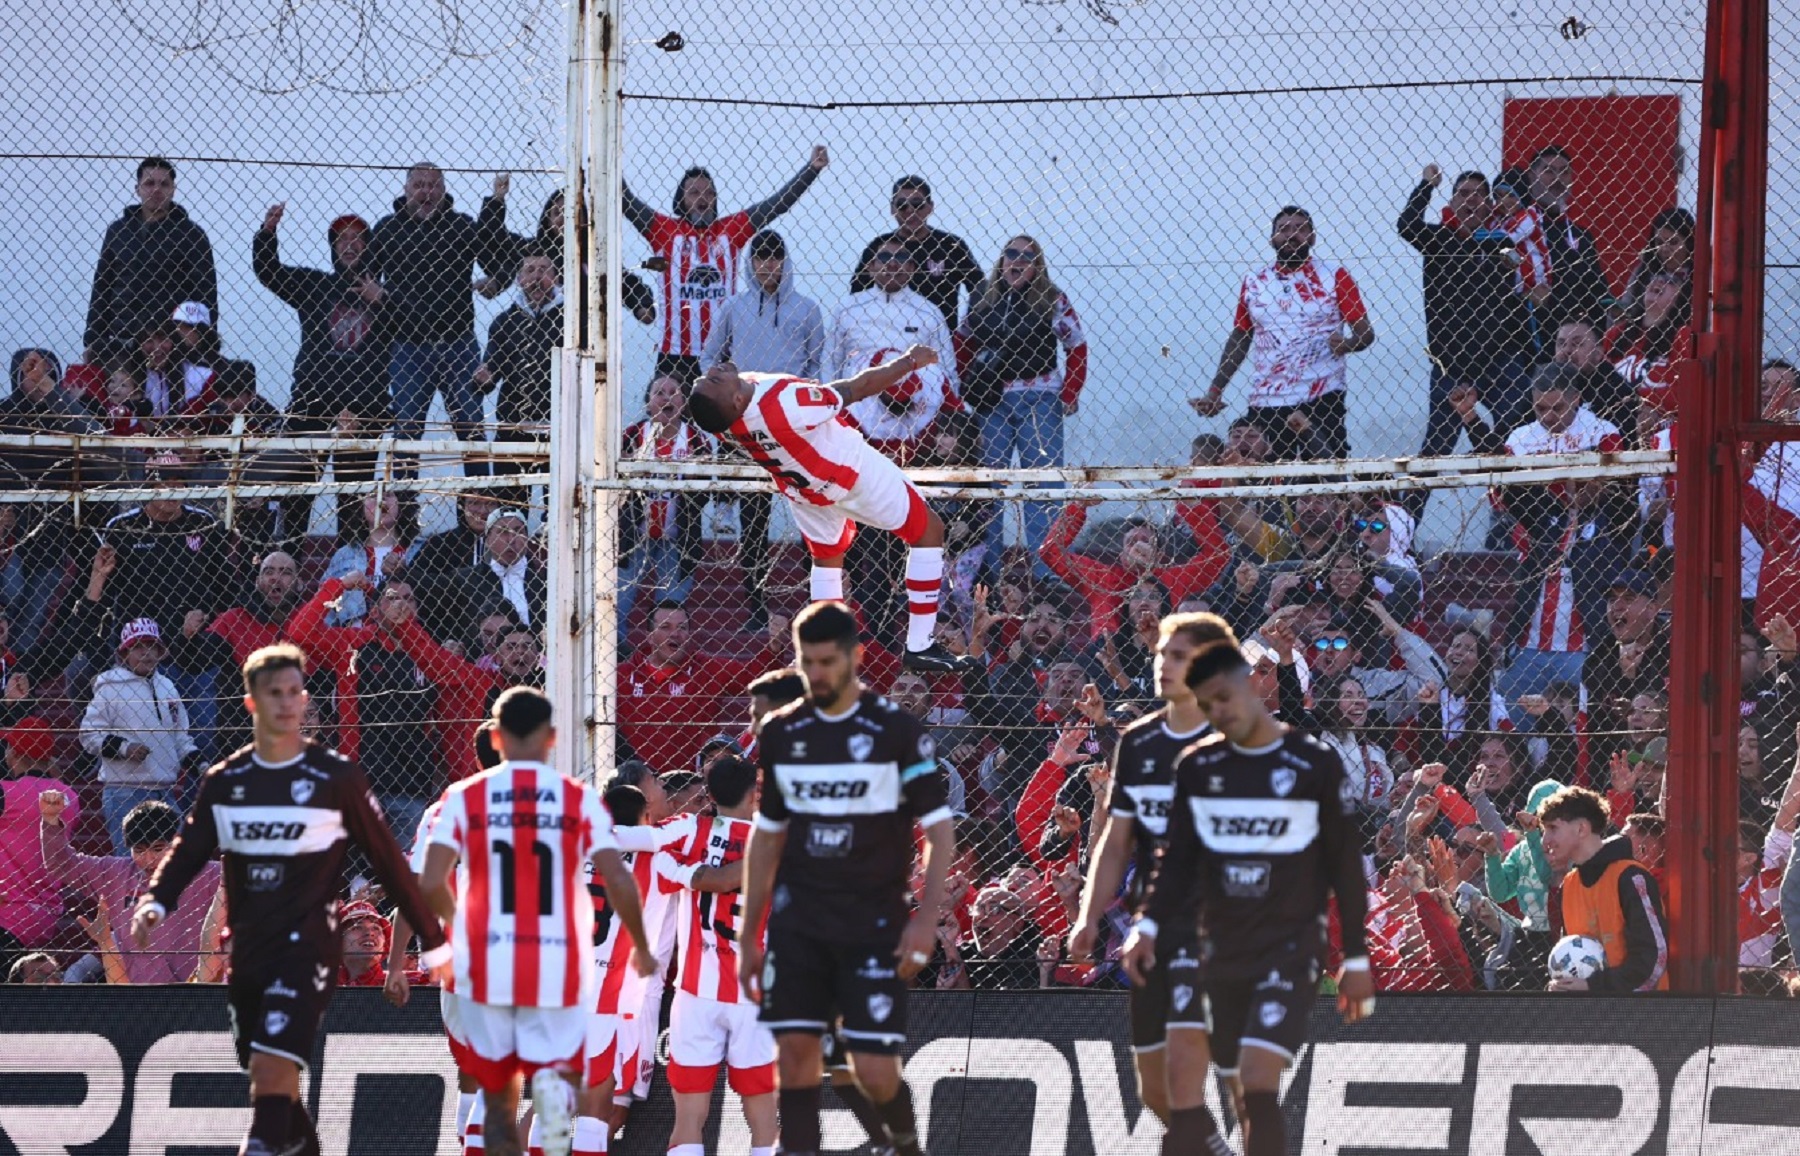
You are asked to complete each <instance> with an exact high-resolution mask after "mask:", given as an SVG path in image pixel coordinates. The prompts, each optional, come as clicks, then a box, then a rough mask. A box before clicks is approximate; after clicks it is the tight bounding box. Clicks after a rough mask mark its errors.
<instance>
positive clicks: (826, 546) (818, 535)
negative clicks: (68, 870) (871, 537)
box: [782, 445, 927, 556]
mask: <svg viewBox="0 0 1800 1156" xmlns="http://www.w3.org/2000/svg"><path fill="white" fill-rule="evenodd" d="M856 472H857V478H856V485H855V486H854V487H852V488H851V490H850V492H849V493H848V494H845V495H844V497H843V499H842V500H841V501H838V502H834V503H832V504H831V505H829V506H815V505H813V504H812V503H811V502H808V501H807V500H806V499H805V498H794V497H790V496H788V495H786V494H783V495H782V497H784V498H786V499H787V504H788V510H789V511H790V512H791V513H792V514H793V515H794V525H795V526H796V527H798V529H799V530H800V536H801V538H803V539H804V540H805V542H806V548H807V549H808V550H809V551H811V552H812V553H813V554H814V555H815V556H817V555H819V554H825V555H828V556H830V555H836V554H841V553H843V552H844V551H845V550H848V549H849V548H850V542H851V540H852V539H853V538H855V537H856V528H855V526H853V525H851V523H852V522H856V523H860V524H862V525H864V526H871V527H873V528H875V529H877V530H892V531H893V532H894V533H896V534H898V535H900V537H901V538H903V539H905V540H906V541H907V542H908V543H912V542H915V541H917V540H918V538H919V535H920V534H923V533H924V532H925V519H926V515H927V509H926V506H925V497H924V495H923V494H921V493H919V491H918V489H917V488H916V487H914V485H913V484H912V483H911V482H910V481H908V480H907V478H906V474H905V473H903V472H902V471H901V469H900V467H899V466H897V465H895V464H894V463H893V462H891V461H889V460H888V459H887V458H885V457H883V456H882V455H881V454H880V453H879V452H878V451H877V450H875V448H874V447H872V446H868V445H865V446H864V447H863V451H862V459H861V460H860V461H859V462H858V463H857V467H856Z"/></svg>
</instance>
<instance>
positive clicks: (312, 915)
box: [131, 643, 450, 1156]
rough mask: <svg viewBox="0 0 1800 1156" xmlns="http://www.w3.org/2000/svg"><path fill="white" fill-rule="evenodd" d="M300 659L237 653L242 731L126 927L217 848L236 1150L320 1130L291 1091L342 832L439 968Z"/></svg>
mask: <svg viewBox="0 0 1800 1156" xmlns="http://www.w3.org/2000/svg"><path fill="white" fill-rule="evenodd" d="M305 663H306V658H305V655H303V654H302V653H301V652H300V650H299V648H297V647H295V646H292V645H291V644H287V643H281V644H277V645H275V646H269V647H264V648H263V649H261V650H258V651H256V652H255V653H253V654H251V655H250V657H249V659H248V660H246V661H245V663H244V668H243V669H244V689H245V695H244V705H245V706H246V707H247V708H248V709H249V711H250V717H251V724H252V735H253V741H252V743H251V745H249V746H247V747H245V748H243V749H242V750H240V751H238V752H236V753H235V754H232V755H230V756H229V757H227V758H226V759H225V760H224V761H223V762H220V763H218V764H216V765H215V766H213V767H212V768H211V769H210V770H208V771H207V772H206V775H205V777H204V778H203V779H202V780H201V782H200V790H199V794H198V795H197V797H196V798H195V800H194V809H193V810H192V811H191V812H189V814H188V816H187V819H186V820H185V821H184V822H183V824H182V827H181V834H180V835H179V836H178V837H177V838H176V840H175V845H174V847H172V848H170V850H169V855H168V857H167V858H166V859H164V860H163V862H162V865H161V866H160V867H158V868H157V869H156V873H155V875H153V876H152V877H151V879H150V885H149V890H148V893H147V894H146V895H145V896H144V897H143V898H142V899H141V900H140V901H139V903H138V907H137V911H136V914H135V915H133V917H132V921H131V936H132V938H133V939H134V940H136V941H137V944H138V946H139V947H140V948H141V947H144V946H145V945H147V944H148V942H149V939H150V933H151V932H152V931H153V930H154V929H155V928H156V927H157V925H158V924H160V923H161V922H162V921H163V919H165V918H166V917H167V915H168V913H169V912H170V911H172V910H174V909H175V904H176V901H177V900H179V899H180V898H181V893H182V891H183V890H184V889H185V888H186V887H187V885H188V884H189V883H190V882H192V881H193V879H194V877H195V876H196V875H198V874H199V873H200V871H201V869H202V868H203V867H205V866H206V864H207V862H208V861H209V860H211V859H212V857H213V855H214V854H215V853H216V852H219V851H223V852H224V858H223V867H224V872H223V874H224V883H225V897H226V912H227V920H228V926H229V927H230V931H231V963H230V976H229V979H228V980H227V985H228V992H229V999H230V1008H231V1026H232V1035H233V1036H234V1037H235V1039H236V1043H237V1050H238V1062H239V1063H241V1064H242V1065H243V1066H244V1067H245V1068H246V1069H247V1070H248V1071H249V1073H250V1096H251V1105H252V1115H251V1121H250V1135H249V1138H248V1139H247V1140H246V1141H245V1142H244V1150H243V1152H244V1156H286V1154H289V1153H300V1154H304V1156H317V1153H318V1150H319V1142H318V1136H317V1134H316V1133H315V1132H314V1130H313V1124H312V1119H311V1117H310V1116H308V1115H307V1112H306V1107H305V1105H304V1104H303V1103H302V1102H301V1101H300V1099H299V1095H300V1069H301V1068H303V1067H305V1066H306V1065H307V1064H309V1063H310V1062H311V1060H312V1053H313V1045H314V1043H315V1040H316V1037H317V1034H318V1030H319V1022H320V1020H321V1019H323V1018H324V1015H325V1007H326V1005H327V1004H329V1003H330V1002H331V993H332V991H333V990H334V989H335V988H336V986H337V978H338V965H339V962H340V961H341V959H342V956H343V940H342V939H341V937H340V936H339V935H338V928H337V917H338V906H339V904H338V893H339V892H340V891H341V890H342V889H343V885H344V872H343V866H344V857H345V854H346V852H347V851H348V849H349V846H348V844H349V841H350V840H351V839H354V840H355V841H356V843H357V845H358V846H360V847H361V848H362V849H363V851H364V852H365V853H366V854H367V855H368V857H369V861H370V865H371V866H372V867H373V868H374V871H375V876H376V878H377V879H378V880H380V882H381V883H382V884H383V885H384V886H385V887H386V888H387V893H388V894H389V895H390V896H392V897H393V898H394V899H395V900H396V901H397V902H398V903H399V905H400V910H401V911H402V912H403V913H405V915H406V917H407V919H408V920H409V921H410V922H411V923H412V924H413V925H414V926H415V927H418V928H420V929H421V931H420V935H421V937H422V939H423V940H424V946H425V951H424V953H423V954H422V955H420V957H419V962H420V964H421V966H423V967H424V968H426V969H427V970H428V971H430V973H431V975H432V977H433V978H434V979H437V980H439V981H442V980H445V979H447V978H449V973H450V945H449V944H447V943H446V942H445V941H444V933H443V931H442V930H441V928H440V927H439V926H438V922H437V920H436V919H434V918H432V917H431V914H430V911H429V909H428V908H427V907H426V906H425V900H424V898H423V897H422V896H421V895H420V892H419V886H418V884H417V883H416V882H415V881H414V880H413V877H412V874H411V873H410V872H409V871H407V870H406V859H405V857H404V856H403V855H402V854H401V852H400V848H399V846H397V845H396V844H395V842H394V836H393V834H392V833H391V832H390V831H389V830H388V828H387V824H386V823H385V822H383V821H382V818H381V811H380V809H379V808H378V807H377V806H376V803H375V796H374V795H373V794H372V793H371V792H370V790H369V782H368V780H367V779H366V778H364V776H363V773H362V768H361V767H359V766H357V765H356V764H355V763H353V762H351V761H350V760H348V759H346V758H344V757H343V756H342V755H340V754H338V753H337V752H336V751H333V750H328V749H326V748H325V747H323V746H320V745H319V744H318V743H316V742H313V741H312V740H310V739H307V738H306V737H305V736H304V733H303V730H302V727H303V722H304V719H305V717H306V703H307V693H306V677H305Z"/></svg>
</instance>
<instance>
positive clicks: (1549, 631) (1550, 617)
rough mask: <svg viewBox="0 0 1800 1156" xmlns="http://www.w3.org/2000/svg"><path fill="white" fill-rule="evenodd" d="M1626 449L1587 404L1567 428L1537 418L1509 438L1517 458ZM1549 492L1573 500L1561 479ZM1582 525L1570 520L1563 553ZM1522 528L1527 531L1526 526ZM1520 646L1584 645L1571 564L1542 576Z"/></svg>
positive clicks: (1562, 648)
mask: <svg viewBox="0 0 1800 1156" xmlns="http://www.w3.org/2000/svg"><path fill="white" fill-rule="evenodd" d="M1624 448H1625V441H1624V439H1623V438H1622V437H1621V436H1620V435H1619V430H1618V427H1617V426H1615V425H1613V424H1612V423H1611V422H1609V421H1606V420H1605V419H1603V418H1601V417H1599V416H1598V415H1596V414H1595V413H1594V411H1593V410H1591V409H1589V408H1587V407H1586V406H1585V405H1584V406H1582V407H1581V408H1580V409H1579V410H1577V411H1575V418H1574V420H1573V421H1571V422H1570V423H1569V426H1568V428H1567V429H1565V430H1562V431H1560V432H1556V433H1553V432H1551V431H1550V430H1548V429H1546V428H1545V427H1544V423H1543V422H1537V421H1534V422H1531V423H1530V424H1528V425H1522V426H1520V427H1519V428H1518V429H1516V430H1514V431H1513V432H1512V433H1510V434H1508V435H1507V438H1506V452H1507V453H1509V454H1512V455H1513V456H1515V457H1529V456H1530V455H1532V454H1568V453H1581V452H1584V451H1589V450H1599V451H1602V452H1609V453H1610V452H1616V451H1619V450H1622V449H1624ZM1548 492H1549V495H1550V496H1551V497H1553V498H1554V499H1555V500H1556V501H1559V502H1566V501H1568V490H1567V489H1566V487H1564V486H1562V485H1561V484H1557V485H1553V486H1550V487H1548ZM1582 529H1583V527H1582V526H1580V525H1577V524H1574V523H1571V524H1570V525H1569V527H1568V528H1567V529H1566V530H1565V531H1564V534H1563V541H1562V543H1561V550H1560V551H1559V553H1560V555H1561V556H1562V557H1565V558H1566V557H1567V556H1568V551H1569V548H1570V547H1571V546H1572V545H1573V544H1574V539H1575V535H1577V534H1579V533H1581V532H1582ZM1518 533H1519V534H1521V535H1522V534H1523V531H1519V532H1518ZM1519 554H1520V557H1522V558H1523V557H1526V556H1527V544H1526V543H1525V542H1524V541H1523V540H1521V541H1520V543H1519ZM1519 645H1521V646H1523V647H1525V648H1526V649H1527V650H1543V651H1551V652H1554V653H1558V654H1573V653H1574V652H1576V651H1578V650H1582V649H1584V648H1585V646H1586V634H1585V631H1584V624H1583V623H1582V621H1581V612H1580V611H1579V610H1577V609H1576V607H1575V582H1574V579H1573V578H1572V577H1571V575H1570V571H1569V568H1568V567H1567V566H1558V567H1556V568H1555V569H1553V570H1551V571H1550V572H1549V573H1547V574H1545V575H1544V576H1543V581H1542V584H1541V585H1540V587H1539V589H1538V597H1537V602H1536V605H1535V606H1534V607H1533V609H1532V614H1531V618H1530V619H1529V620H1527V622H1526V623H1525V631H1524V635H1523V637H1521V638H1520V640H1519Z"/></svg>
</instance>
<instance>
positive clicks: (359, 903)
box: [338, 899, 393, 933]
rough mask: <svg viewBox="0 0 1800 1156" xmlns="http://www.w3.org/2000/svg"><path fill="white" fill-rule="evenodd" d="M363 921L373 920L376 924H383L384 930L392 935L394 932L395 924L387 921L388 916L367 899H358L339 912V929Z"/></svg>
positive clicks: (345, 905)
mask: <svg viewBox="0 0 1800 1156" xmlns="http://www.w3.org/2000/svg"><path fill="white" fill-rule="evenodd" d="M363 919H373V920H374V921H375V922H377V923H379V924H381V926H382V929H383V930H385V931H388V932H390V933H391V932H392V930H393V924H391V923H389V922H388V921H387V916H385V915H383V914H382V913H381V911H380V910H379V909H378V908H376V906H375V905H374V904H373V903H370V902H369V901H368V900H366V899H357V900H354V901H352V902H350V903H346V904H344V907H343V910H341V911H339V912H338V926H339V927H349V926H350V925H351V924H352V923H356V922H358V921H359V920H363Z"/></svg>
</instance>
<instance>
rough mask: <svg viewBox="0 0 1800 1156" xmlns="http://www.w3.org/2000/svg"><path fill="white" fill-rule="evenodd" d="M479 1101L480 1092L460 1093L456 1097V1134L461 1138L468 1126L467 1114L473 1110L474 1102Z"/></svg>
mask: <svg viewBox="0 0 1800 1156" xmlns="http://www.w3.org/2000/svg"><path fill="white" fill-rule="evenodd" d="M479 1099H481V1093H480V1092H460V1093H458V1094H457V1097H456V1134H457V1135H458V1136H461V1135H462V1134H463V1132H464V1131H465V1130H467V1128H468V1126H469V1113H471V1112H473V1111H474V1110H475V1101H477V1100H479Z"/></svg>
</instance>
